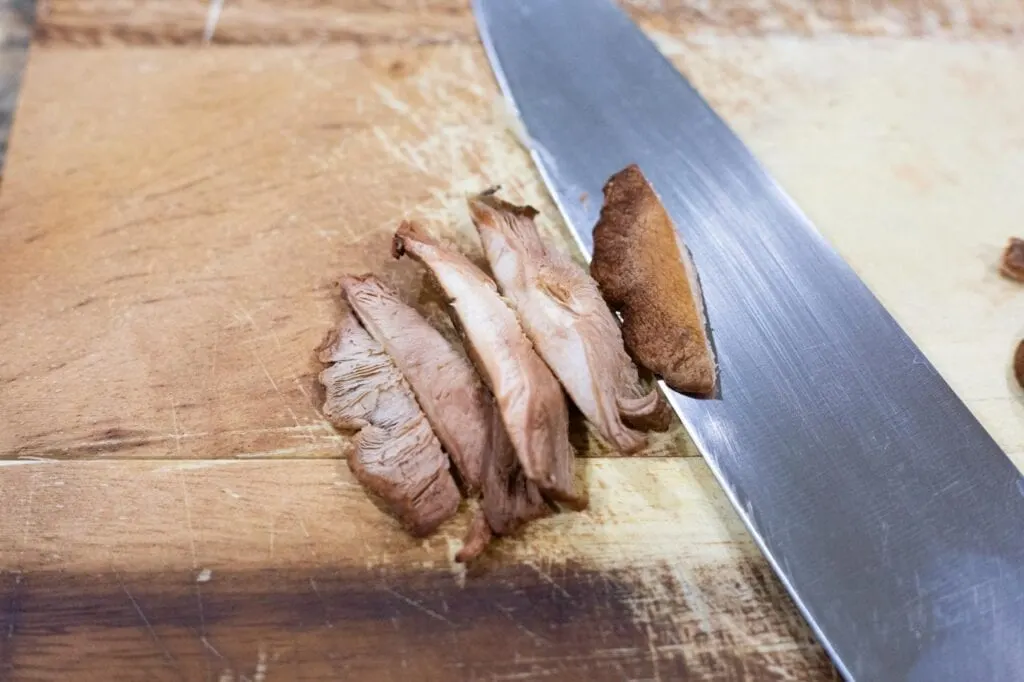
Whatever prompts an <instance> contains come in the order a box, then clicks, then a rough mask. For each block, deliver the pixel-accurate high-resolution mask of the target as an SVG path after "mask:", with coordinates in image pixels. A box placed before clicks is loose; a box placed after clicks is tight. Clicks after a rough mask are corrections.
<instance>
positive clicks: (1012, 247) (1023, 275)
mask: <svg viewBox="0 0 1024 682" xmlns="http://www.w3.org/2000/svg"><path fill="white" fill-rule="evenodd" d="M999 272H1000V273H1001V274H1002V275H1003V277H1005V278H1007V279H1012V280H1014V281H1017V282H1024V239H1017V238H1016V237H1010V241H1009V242H1007V244H1006V248H1005V249H1003V260H1002V262H1001V263H1000V264H999Z"/></svg>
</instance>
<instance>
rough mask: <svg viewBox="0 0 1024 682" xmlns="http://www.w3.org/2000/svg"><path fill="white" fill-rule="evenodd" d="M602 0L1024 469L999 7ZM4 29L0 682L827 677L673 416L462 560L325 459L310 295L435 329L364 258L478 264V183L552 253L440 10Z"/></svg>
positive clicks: (1014, 171) (115, 16) (88, 13)
mask: <svg viewBox="0 0 1024 682" xmlns="http://www.w3.org/2000/svg"><path fill="white" fill-rule="evenodd" d="M646 4H648V3H644V5H646ZM635 5H636V6H635V7H633V10H634V11H635V12H636V14H637V16H638V17H640V18H641V19H643V20H644V24H645V26H647V27H648V28H649V29H650V30H651V31H652V34H653V35H654V36H655V38H656V39H657V40H658V42H659V44H660V45H661V46H662V48H663V49H664V50H665V52H666V53H667V54H668V55H669V56H670V57H671V58H672V59H673V60H674V61H675V62H676V64H677V65H679V67H680V68H681V69H682V70H683V71H685V72H686V73H687V74H688V75H690V76H691V78H692V79H693V80H694V82H695V83H696V84H697V86H698V87H699V88H700V89H701V90H702V91H703V92H704V93H705V94H706V95H707V97H708V98H709V99H710V101H711V102H712V104H714V105H715V106H716V107H717V108H718V110H719V111H720V112H721V113H722V114H723V115H724V116H725V117H726V118H727V119H728V121H729V122H730V123H731V124H732V125H733V126H734V127H735V128H736V129H737V131H738V132H739V133H740V134H741V136H742V137H743V138H744V139H745V140H746V141H747V142H748V143H749V144H750V146H751V147H752V148H753V150H754V151H755V153H757V154H758V155H759V157H760V158H761V159H762V160H763V161H764V162H765V163H766V165H767V166H768V167H769V168H770V169H771V170H772V171H773V173H775V175H776V176H777V177H778V178H779V179H780V181H781V182H782V184H783V185H784V186H785V187H786V188H787V189H788V190H790V192H791V193H792V194H793V195H794V197H795V198H796V199H797V201H798V202H799V203H800V204H801V205H802V206H803V207H804V208H805V209H806V211H807V212H808V213H809V214H810V215H811V216H812V218H813V219H814V220H815V221H816V222H817V224H818V225H819V226H820V228H821V229H822V230H823V232H825V234H826V236H827V237H828V238H829V240H830V241H831V242H832V243H833V244H834V245H835V246H836V248H837V249H838V250H839V251H840V252H841V253H842V254H843V256H844V257H846V258H847V259H848V260H849V261H850V263H851V264H852V265H853V266H854V267H855V268H856V269H857V271H858V272H859V273H860V274H861V275H862V276H863V277H864V279H865V280H866V281H867V283H868V284H869V285H870V286H871V287H872V289H873V290H874V291H875V292H876V293H877V294H878V296H879V297H880V298H881V299H882V301H883V302H884V303H885V304H886V305H887V306H888V307H889V309H890V310H891V311H892V312H893V313H894V314H895V316H896V317H897V318H898V319H899V321H900V322H901V323H902V324H903V325H905V327H906V329H907V330H908V332H909V333H910V334H911V336H912V337H913V338H914V339H915V340H916V341H917V342H918V343H919V344H920V345H921V347H922V348H923V349H924V351H925V353H926V354H927V355H928V357H929V358H931V359H932V360H933V361H934V362H935V364H936V365H937V366H938V368H939V370H940V371H941V372H942V374H943V375H944V376H945V377H946V378H947V379H948V380H949V381H950V383H951V384H952V385H953V387H954V388H955V389H956V391H957V392H958V393H959V394H960V395H961V396H962V397H963V399H964V400H965V401H966V402H967V404H968V405H969V406H970V408H971V409H972V410H973V411H974V412H975V414H977V415H978V417H979V418H980V419H981V420H982V422H983V423H984V424H985V425H986V427H987V428H988V429H989V430H990V431H991V432H992V434H993V436H994V437H995V438H996V439H997V440H998V441H999V443H1000V444H1001V445H1002V446H1003V447H1004V448H1005V449H1006V451H1007V452H1008V454H1010V456H1011V457H1012V458H1014V460H1015V461H1016V462H1017V463H1018V465H1021V466H1024V401H1022V397H1021V392H1020V390H1019V389H1016V388H1014V386H1013V384H1012V381H1011V378H1010V374H1009V366H1008V360H1009V355H1010V352H1011V350H1012V348H1013V345H1014V343H1015V342H1016V340H1017V339H1019V338H1020V337H1021V336H1022V335H1024V314H1022V313H1024V288H1022V287H1020V286H1019V285H1013V284H1011V283H1009V282H1006V281H1003V280H1002V279H1000V278H999V277H998V276H997V274H996V269H995V264H996V262H997V260H998V255H999V251H1000V248H1001V246H1002V244H1003V243H1004V242H1005V240H1006V238H1007V237H1008V236H1009V235H1011V234H1014V233H1018V234H1019V233H1020V232H1021V230H1022V228H1021V222H1020V216H1021V215H1024V192H1021V191H1020V178H1021V177H1024V119H1022V118H1021V116H1020V112H1021V111H1024V91H1022V90H1021V88H1020V87H1019V79H1020V65H1021V64H1024V47H1022V46H1021V44H1020V42H1019V41H1018V40H1017V39H1016V38H1014V35H1017V34H1019V33H1020V31H1021V26H1022V17H1024V4H1022V3H1020V2H1006V3H1002V4H1000V5H998V6H997V7H995V8H992V7H989V5H988V4H985V6H984V7H981V6H980V5H978V6H976V5H974V4H972V3H959V4H958V7H959V9H958V11H955V12H952V11H949V12H946V13H943V10H942V7H939V6H938V5H936V6H935V7H933V6H932V5H930V4H929V3H915V5H914V7H915V8H916V9H913V10H909V9H907V8H906V7H905V6H904V5H903V3H892V4H884V3H873V5H872V6H870V7H864V8H858V7H857V6H856V5H855V4H850V5H848V4H847V3H831V2H829V3H824V4H819V5H818V6H817V9H814V6H813V5H812V4H811V3H800V2H795V0H794V1H793V2H790V3H788V4H785V3H779V4H774V5H773V4H768V5H764V6H762V4H757V5H756V6H755V4H754V3H751V4H750V5H749V6H747V5H744V4H741V3H736V5H735V8H734V9H735V11H728V12H726V11H723V12H717V11H715V12H712V11H710V10H707V11H704V10H701V9H700V5H702V3H696V2H694V3H692V5H691V4H688V3H685V2H666V3H665V7H663V8H662V9H661V10H652V9H649V8H647V7H646V6H641V3H639V2H637V3H635ZM943 7H944V6H943ZM947 9H948V8H947ZM218 11H219V13H218ZM204 34H205V35H206V36H207V37H210V38H212V42H213V43H214V44H212V45H203V44H202V43H203V36H204ZM38 36H39V40H38V42H37V44H36V46H35V48H34V50H33V53H32V55H31V59H30V64H29V69H28V72H27V75H26V78H25V84H24V89H23V92H22V96H21V104H20V107H19V110H18V113H17V117H16V122H15V127H14V132H13V136H12V139H11V145H10V150H9V157H8V159H9V160H8V162H7V163H8V165H7V169H6V171H5V175H4V184H3V192H2V195H0V243H2V249H0V415H2V420H3V422H2V426H3V428H2V429H0V457H2V458H3V461H0V464H2V465H4V466H0V495H2V497H0V499H2V501H3V510H4V513H3V515H2V516H0V679H4V680H7V679H11V680H42V679H76V680H108V679H118V680H178V679H187V680H193V679H203V680H264V681H270V680H411V679H416V680H445V681H447V680H462V679H465V680H484V679H487V680H511V679H538V680H576V679H580V680H582V679H588V678H593V679H602V680H604V679H607V680H625V679H631V680H669V679H680V678H686V677H688V678H690V679H699V680H749V679H779V680H783V679H795V680H817V679H836V673H835V671H834V670H833V669H832V667H831V666H830V665H829V663H828V660H827V658H826V657H825V655H824V654H823V652H822V651H821V649H820V648H819V647H818V646H817V644H816V643H815V642H814V639H813V637H812V636H811V634H810V632H809V630H808V628H807V627H806V625H805V624H804V623H803V621H802V620H801V618H800V617H799V615H798V614H797V613H796V612H795V610H794V608H793V606H792V604H791V602H790V601H789V599H788V598H787V596H786V595H785V592H784V590H783V588H782V587H781V585H780V583H779V582H778V581H777V580H776V579H775V577H774V576H773V574H772V573H771V571H770V570H769V568H768V567H767V565H766V564H765V562H764V561H763V559H762V558H761V556H760V554H759V553H758V551H757V549H756V548H755V547H754V545H753V544H752V542H751V541H750V540H749V538H748V536H747V534H746V532H745V530H744V529H743V527H742V525H741V523H740V522H739V520H738V518H737V517H736V516H735V514H734V513H733V511H732V509H731V507H730V506H729V504H728V502H727V501H726V499H725V497H724V495H723V494H722V493H721V491H720V490H719V488H718V487H717V486H716V484H715V482H714V481H713V479H712V476H711V474H710V473H709V471H708V469H707V467H706V465H705V464H704V462H703V460H702V459H701V458H700V457H699V455H698V454H697V453H696V452H694V450H693V448H692V446H690V444H689V441H688V440H687V438H686V436H685V433H683V432H682V430H681V429H680V428H679V427H678V426H677V427H676V428H675V429H674V430H673V432H672V433H670V434H667V435H665V436H660V437H657V438H655V439H654V441H653V443H652V446H651V448H649V450H648V451H647V452H645V453H643V455H642V456H640V457H637V458H632V459H621V458H609V457H603V456H602V455H606V454H607V452H606V451H605V450H604V449H603V448H602V447H601V446H600V444H599V443H596V442H595V441H594V439H593V438H592V437H589V436H588V434H586V433H585V432H584V433H577V434H576V442H577V445H578V446H579V447H580V448H581V449H582V450H584V451H585V452H586V454H588V455H589V456H590V458H589V459H587V460H586V463H585V467H584V470H585V478H586V482H587V485H588V486H589V489H590V494H591V508H590V509H589V510H588V511H587V512H586V513H584V514H566V515H562V516H559V517H556V518H552V519H549V520H545V521H543V522H540V523H536V524H534V525H533V526H531V527H530V529H529V531H528V532H526V533H525V534H524V535H523V536H522V537H520V538H516V539H514V540H510V541H507V542H502V543H500V544H499V545H497V546H496V547H495V548H494V549H493V551H492V553H491V556H490V557H489V558H488V559H487V560H486V561H484V562H482V564H481V565H480V566H478V567H476V568H474V569H473V570H471V571H470V572H469V573H467V572H466V571H465V570H464V568H462V567H460V566H459V565H457V564H455V563H454V562H453V561H452V555H453V553H454V551H455V550H456V549H457V547H458V543H459V539H460V537H461V535H462V532H463V530H464V528H465V521H466V518H465V515H462V516H460V518H459V520H457V521H455V522H452V523H450V524H448V525H446V526H445V527H444V528H443V529H442V531H441V532H440V533H438V534H437V535H436V536H435V537H433V538H431V539H429V540H426V541H422V542H417V541H413V540H411V539H409V538H408V537H406V536H405V535H404V534H403V533H401V532H400V531H399V530H398V529H397V528H396V527H395V524H394V523H393V522H392V521H391V520H390V519H388V518H387V517H385V516H383V515H382V514H380V513H379V512H378V510H377V509H376V508H375V507H374V506H373V505H372V504H371V503H370V502H369V501H368V500H367V499H366V497H365V496H364V495H363V493H362V492H361V490H360V489H359V488H358V486H357V485H356V484H355V482H354V480H353V478H352V477H351V475H350V474H349V473H348V471H347V467H346V465H345V464H344V461H343V460H342V459H341V457H342V453H343V449H344V447H345V439H344V438H342V437H341V436H339V435H338V434H336V433H335V432H334V431H333V430H332V429H331V428H330V426H329V425H328V424H327V423H326V422H325V421H324V420H323V418H322V417H321V415H320V413H319V411H318V406H319V402H320V400H321V396H320V394H319V392H318V388H317V385H316V372H317V371H318V370H319V366H318V365H317V363H316V362H315V361H314V358H313V355H312V350H313V348H314V347H315V346H316V345H317V344H318V343H319V342H320V340H321V338H322V336H323V334H324V333H325V332H326V331H327V330H328V329H329V328H330V327H331V325H332V324H333V323H334V322H335V321H336V320H337V319H338V316H339V313H340V307H339V303H338V302H337V300H336V298H335V293H334V290H333V288H332V281H333V280H334V279H335V278H336V277H337V276H338V275H339V274H341V273H343V272H350V271H365V270H374V271H377V272H380V273H383V274H384V275H385V276H386V277H387V278H388V279H390V280H391V281H393V282H394V283H396V284H398V285H399V286H400V287H401V288H402V290H403V291H405V292H406V294H407V296H408V298H409V300H410V301H413V302H417V303H419V304H421V305H422V306H423V307H424V309H425V310H426V311H428V312H430V313H431V314H432V315H433V316H434V317H435V319H440V316H439V309H438V306H437V301H436V300H435V299H434V298H433V297H432V296H431V295H430V294H429V293H428V291H429V290H427V289H425V288H424V287H423V284H424V280H423V276H422V274H421V271H420V270H419V269H418V268H417V267H416V266H415V265H413V264H411V263H404V262H403V263H395V262H393V261H392V260H391V259H390V258H389V256H388V248H387V246H388V241H389V238H390V233H391V231H392V230H393V229H394V227H395V225H396V224H397V221H398V220H399V219H400V218H402V217H406V216H407V217H415V218H419V219H422V220H424V221H426V222H427V223H428V224H429V225H430V226H431V228H432V229H434V230H435V231H436V232H437V233H438V234H444V235H447V236H449V237H451V238H453V239H456V240H457V241H458V242H459V243H460V244H462V245H463V246H464V247H465V248H467V249H468V250H471V251H474V252H478V251H479V247H478V245H477V244H476V243H475V241H474V238H473V232H472V229H471V228H470V227H469V225H468V221H467V217H466V215H465V213H464V209H463V207H462V201H463V197H464V196H465V195H466V194H467V193H469V192H472V191H475V190H479V189H481V188H483V187H486V186H488V185H491V184H495V183H500V184H502V185H504V187H505V188H506V191H507V192H508V195H509V196H510V197H512V198H514V199H517V200H521V201H526V202H529V203H532V204H534V205H535V206H537V207H538V208H539V209H540V210H541V211H542V213H543V219H542V224H543V226H544V229H545V231H546V233H547V234H548V235H549V236H550V237H551V239H553V240H555V241H556V242H557V243H559V244H561V245H563V246H564V247H565V248H566V249H567V250H568V249H569V248H570V247H569V246H568V244H569V240H568V239H567V236H566V234H565V232H564V227H563V226H562V225H561V224H560V223H559V222H558V219H557V215H556V212H555V211H554V209H553V206H552V204H551V202H550V200H549V199H548V198H547V196H546V195H545V193H544V189H543V186H542V185H541V183H540V181H539V178H538V176H537V174H536V172H535V170H534V168H533V167H532V165H531V164H530V162H529V159H528V157H527V155H526V154H525V153H524V151H523V150H522V149H521V148H520V147H519V146H518V144H517V142H516V139H515V137H514V135H512V134H511V133H510V132H509V131H508V119H507V117H506V115H505V114H504V113H503V111H502V109H501V107H500V106H498V105H497V96H496V89H495V86H494V84H493V82H492V80H491V77H490V73H489V71H488V67H487V64H486V62H485V59H484V57H483V54H482V51H481V49H480V47H479V45H478V44H477V42H476V40H475V37H474V34H473V25H472V21H471V18H470V17H469V15H468V13H467V11H466V8H465V6H464V5H463V3H461V2H455V1H454V0H447V1H441V0H437V1H430V2H420V3H413V2H408V3H400V2H391V3H386V2H383V1H372V0H336V2H335V3H334V4H333V5H330V4H327V3H312V2H310V3H287V4H285V3H277V2H270V1H268V2H256V1H255V0H237V1H235V0H227V2H225V3H218V2H213V3H211V4H210V6H209V7H207V6H206V5H205V4H201V3H198V2H194V1H190V2H178V3H158V2H152V1H150V2H142V3H128V4H124V5H121V4H112V3H102V2H82V1H76V2H71V1H70V0H61V1H56V0H55V1H53V2H51V3H49V4H48V5H47V6H46V7H45V8H44V13H43V15H42V16H41V18H40V27H39V31H38ZM751 456H756V453H751ZM4 632H6V633H7V634H6V636H3V635H2V633H4Z"/></svg>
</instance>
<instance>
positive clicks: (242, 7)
mask: <svg viewBox="0 0 1024 682" xmlns="http://www.w3.org/2000/svg"><path fill="white" fill-rule="evenodd" d="M623 2H624V4H625V6H626V8H627V9H628V10H629V11H630V13H631V14H632V15H633V16H634V18H636V19H638V20H641V21H643V22H645V23H648V24H650V25H651V26H652V27H654V28H658V29H660V30H667V31H672V32H676V33H681V34H692V33H694V32H698V31H706V32H712V33H718V34H721V35H745V36H773V35H781V36H795V37H815V36H821V35H829V34H840V35H850V36H861V37H904V38H907V37H951V38H967V39H972V40H979V39H985V40H1001V39H1012V38H1014V37H1015V36H1018V35H1019V34H1020V33H1021V32H1024V3H1022V2H1020V0H1013V1H1012V2H1007V3H1002V4H1000V5H999V6H998V7H993V6H992V4H991V3H987V2H982V1H981V0H966V1H965V2H959V3H956V4H955V6H954V5H950V4H949V3H945V2H941V1H940V0H924V1H920V0H917V1H911V0H884V1H881V2H871V3H850V2H847V1H846V0H822V1H820V2H813V3H812V2H807V3H792V2H782V1H780V0H775V1H772V2H767V3H765V2H728V3H710V4H709V3H706V2H698V1H697V0H664V1H663V2H659V3H653V4H652V3H649V2H643V1H642V0H623ZM35 40H36V42H37V43H39V44H44V45H65V46H77V47H104V46H113V45H149V46H152V45H198V44H203V43H212V44H220V45H303V44H329V43H348V44H356V45H361V46H369V45H378V44H403V45H417V44H440V43H443V44H452V43H466V42H473V41H475V40H476V31H475V26H474V24H473V18H472V16H471V12H470V6H469V1H468V0H426V2H413V1H412V0H406V1H402V0H326V1H324V0H321V1H319V2H311V1H308V0H307V1H305V2H291V1H290V0H269V1H262V2H260V1H257V0H220V1H218V0H212V1H210V2H207V1H206V0H176V1H175V2H166V1H165V0H139V1H136V2H131V3H112V2H109V0H43V1H42V2H41V5H40V9H39V12H38V21H37V23H36V30H35Z"/></svg>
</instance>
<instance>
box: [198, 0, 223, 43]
mask: <svg viewBox="0 0 1024 682" xmlns="http://www.w3.org/2000/svg"><path fill="white" fill-rule="evenodd" d="M222 9H224V0H210V5H209V8H208V9H207V10H206V25H205V26H203V42H204V43H207V44H208V43H209V42H210V41H211V40H213V34H214V33H215V32H216V31H217V23H218V22H219V21H220V12H221V10H222Z"/></svg>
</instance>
